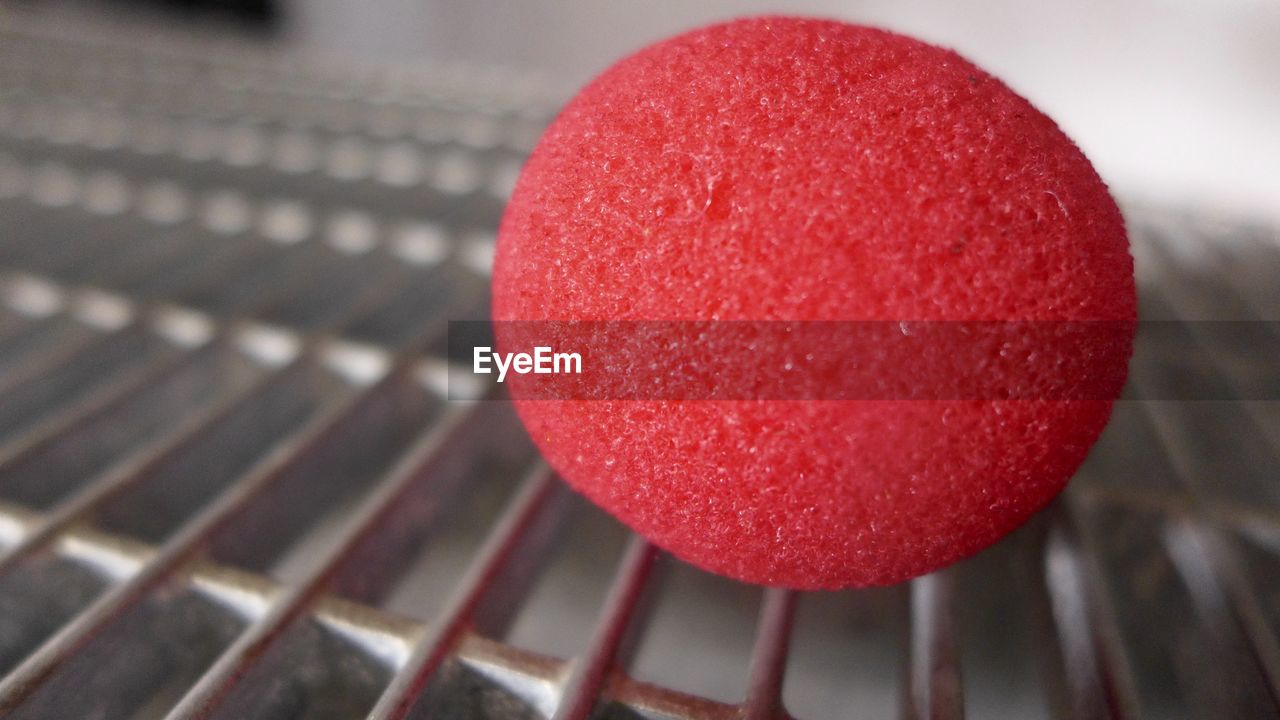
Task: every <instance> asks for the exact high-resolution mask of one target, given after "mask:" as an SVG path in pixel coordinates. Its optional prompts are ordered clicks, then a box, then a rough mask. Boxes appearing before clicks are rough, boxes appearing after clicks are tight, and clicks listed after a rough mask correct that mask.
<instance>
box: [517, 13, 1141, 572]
mask: <svg viewBox="0 0 1280 720" xmlns="http://www.w3.org/2000/svg"><path fill="white" fill-rule="evenodd" d="M493 316H494V318H495V319H496V320H499V321H503V320H595V321H612V320H797V321H806V320H823V321H830V320H904V319H906V320H913V321H915V320H923V321H953V320H955V321H974V320H998V321H1004V320H1030V321H1050V322H1052V321H1089V320H1108V321H1112V320H1116V321H1126V322H1127V321H1132V320H1133V319H1134V318H1135V317H1136V300H1135V291H1134V280H1133V262H1132V258H1131V256H1130V254H1129V248H1128V241H1127V238H1126V235H1125V229H1124V224H1123V220H1122V218H1121V215H1120V213H1119V211H1118V209H1117V207H1116V204H1115V202H1114V201H1113V200H1112V198H1111V196H1110V195H1109V194H1108V192H1107V189H1106V187H1105V185H1104V184H1103V183H1102V181H1101V180H1100V179H1099V177H1098V175H1097V174H1096V173H1095V172H1094V170H1093V168H1092V166H1091V165H1090V164H1089V161H1088V160H1087V159H1086V158H1085V157H1084V155H1083V154H1082V153H1081V152H1080V151H1079V149H1077V148H1076V146H1075V145H1074V144H1073V143H1072V142H1071V141H1070V140H1069V139H1068V138H1067V137H1066V136H1065V135H1064V134H1063V133H1062V132H1061V131H1060V130H1059V129H1058V128H1057V126H1056V125H1055V124H1054V123H1053V121H1051V120H1050V119H1049V118H1048V117H1046V116H1045V115H1043V114H1042V113H1040V112H1039V111H1037V110H1036V109H1035V108H1034V107H1032V106H1031V105H1030V104H1029V103H1028V102H1027V101H1026V100H1024V99H1023V98H1021V97H1019V96H1018V95H1017V94H1015V93H1014V92H1013V91H1011V90H1010V89H1009V88H1008V87H1007V86H1005V85H1004V84H1003V83H1001V82H1000V81H999V80H997V79H995V78H993V77H992V76H990V75H988V74H987V73H985V72H983V71H982V70H980V69H979V68H977V67H975V66H974V65H973V64H971V63H969V62H968V61H966V60H965V59H963V58H961V57H960V56H959V55H957V54H955V53H953V52H951V51H949V50H944V49H941V48H937V47H933V46H931V45H927V44H925V43H922V42H919V41H916V40H913V39H911V38H907V37H904V36H901V35H896V34H893V33H889V32H885V31H882V30H877V29H873V28H868V27H860V26H856V25H848V24H844V23H840V22H833V21H825V20H814V19H795V18H779V17H765V18H753V19H745V20H738V21H734V22H729V23H725V24H720V25H714V26H710V27H706V28H702V29H699V30H695V31H692V32H689V33H686V34H683V35H680V36H677V37H674V38H671V39H668V40H665V41H662V42H659V43H657V44H655V45H652V46H649V47H647V48H645V49H643V50H641V51H640V52H638V53H636V54H634V55H632V56H630V57H627V58H625V59H623V60H622V61H620V62H619V63H617V64H616V65H614V66H613V67H611V68H610V69H608V70H607V71H606V72H604V73H603V74H602V75H600V76H599V77H598V78H596V79H595V80H594V81H592V82H591V83H590V84H589V85H588V86H587V87H586V88H585V89H583V90H582V92H581V93H580V94H579V95H578V96H577V97H575V98H574V99H573V100H572V101H571V102H570V103H569V104H568V106H567V107H566V108H565V109H564V111H563V112H562V113H561V115H560V116H559V117H558V118H557V119H556V120H555V121H554V123H553V124H552V125H551V126H550V128H549V129H548V130H547V131H546V133H545V135H544V136H543V138H542V140H541V141H540V143H539V145H538V147H537V149H536V150H535V151H534V152H533V154H532V156H531V157H530V159H529V161H528V164H527V165H526V167H525V169H524V171H523V173H522V175H521V177H520V180H519V182H518V183H517V185H516V189H515V192H514V195H513V197H512V200H511V203H510V205H509V207H508V210H507V213H506V216H505V217H504V219H503V223H502V227H501V231H500V235H499V243H498V250H497V258H496V263H495V270H494V283H493ZM1131 341H1132V335H1131V334H1128V335H1126V336H1125V337H1124V338H1122V339H1121V340H1120V341H1118V342H1120V343H1121V344H1122V345H1123V347H1121V348H1120V352H1113V353H1109V354H1108V353H1101V354H1099V356H1098V357H1099V360H1098V361H1097V363H1096V366H1095V367H1094V368H1093V370H1094V371H1095V372H1096V373H1097V374H1098V375H1099V376H1100V377H1104V378H1110V379H1113V380H1115V382H1114V383H1113V386H1114V387H1116V388H1118V387H1119V384H1120V383H1122V382H1123V379H1124V376H1125V373H1126V371H1127V358H1128V353H1129V347H1128V345H1127V344H1125V343H1130V342H1131ZM1056 352H1058V353H1059V354H1060V353H1061V352H1062V349H1061V348H1059V349H1058V350H1057V351H1056ZM739 359H740V361H741V362H742V363H743V364H745V365H749V364H750V363H751V362H752V356H751V354H750V353H745V352H744V353H743V354H742V356H741V358H739ZM1059 359H1061V358H1060V357H1059ZM1032 362H1033V363H1038V364H1037V365H1036V367H1035V368H1034V369H1035V371H1036V372H1042V373H1043V374H1044V375H1045V376H1046V377H1051V376H1052V375H1053V373H1054V369H1055V367H1057V364H1055V357H1054V352H1047V353H1045V354H1044V356H1042V357H1038V358H1035V356H1033V360H1032ZM756 369H757V370H758V368H756ZM730 380H732V378H730ZM1111 404H1112V403H1111V398H1110V397H1101V398H1085V399H1061V398H1026V397H1022V398H1019V399H1014V400H993V399H985V398H977V399H972V398H968V399H936V400H928V399H926V400H920V399H910V400H907V399H869V400H856V399H855V400H839V401H823V400H818V401H814V400H795V401H792V400H785V399H781V400H780V399H770V400H751V399H741V400H724V401H720V400H680V399H662V400H655V399H639V400H637V399H616V400H590V401H586V400H573V401H571V400H542V399H535V398H531V397H524V398H520V397H519V396H517V400H516V406H517V411H518V412H519V414H520V416H521V418H522V419H523V421H524V423H525V425H526V427H527V428H528V429H529V431H530V433H531V435H532V437H533V439H534V440H535V442H536V443H537V444H538V445H539V447H540V448H541V450H542V452H543V454H544V455H545V457H546V458H547V460H548V461H549V462H550V463H551V465H552V466H553V467H554V468H555V469H556V470H557V471H559V473H560V474H561V475H562V476H563V477H564V478H565V480H567V481H568V482H569V483H570V484H571V485H572V486H573V487H574V488H576V489H577V490H579V491H581V492H582V493H584V494H585V495H586V496H588V497H589V498H590V499H592V500H593V501H595V502H596V503H597V504H599V505H600V506H602V507H604V508H605V509H606V510H608V511H609V512H611V513H613V514H614V515H616V516H617V517H618V518H620V519H621V520H622V521H623V522H625V523H626V524H628V525H629V526H631V527H632V528H634V529H635V530H636V531H638V532H640V533H641V534H643V535H645V536H646V537H648V538H649V539H651V540H652V541H653V542H655V543H656V544H658V545H659V546H661V547H663V548H665V549H667V550H669V551H670V552H672V553H673V554H675V555H676V556H678V557H680V558H682V559H684V560H686V561H688V562H691V563H693V564H695V565H698V566H700V567H703V568H705V569H708V570H711V571H713V572H717V573H721V574H724V575H728V576H731V577H734V578H739V579H742V580H746V581H749V582H756V583H764V584H771V585H784V586H789V587H795V588H837V587H850V586H866V585H878V584H889V583H895V582H898V581H901V580H904V579H907V578H911V577H914V576H917V575H920V574H923V573H926V572H929V571H932V570H935V569H938V568H940V567H943V566H945V565H947V564H949V563H952V562H954V561H956V560H958V559H961V558H964V557H966V556H969V555H971V554H973V553H975V552H977V551H978V550H980V549H982V548H984V547H986V546H988V545H989V544H991V543H993V542H994V541H996V540H997V539H999V538H1000V537H1001V536H1003V535H1005V534H1006V533H1008V532H1009V531H1011V530H1013V529H1014V528H1016V527H1018V526H1019V525H1020V524H1022V523H1023V522H1024V521H1025V520H1027V518H1028V517H1029V516H1030V515H1031V514H1033V513H1034V512H1036V511H1037V510H1039V509H1040V508H1042V507H1043V506H1044V505H1045V504H1046V503H1048V502H1049V501H1050V500H1051V499H1052V498H1053V497H1054V496H1055V495H1056V494H1057V493H1058V492H1059V491H1060V490H1061V489H1062V488H1063V487H1064V485H1065V484H1066V482H1067V480H1068V479H1069V478H1070V476H1071V475H1072V474H1073V473H1074V472H1075V470H1076V468H1077V467H1078V466H1079V464H1080V463H1081V462H1082V460H1083V458H1084V457H1085V454H1086V453H1087V451H1088V449H1089V447H1090V446H1091V445H1092V443H1093V442H1094V441H1095V440H1096V438H1097V436H1098V434H1099V433H1100V432H1101V430H1102V428H1103V426H1104V425H1105V424H1106V422H1107V419H1108V417H1109V415H1110V412H1111Z"/></svg>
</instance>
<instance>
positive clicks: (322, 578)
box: [166, 405, 480, 720]
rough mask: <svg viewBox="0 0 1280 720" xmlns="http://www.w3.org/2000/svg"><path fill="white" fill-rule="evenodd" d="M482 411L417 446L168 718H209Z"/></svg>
mask: <svg viewBox="0 0 1280 720" xmlns="http://www.w3.org/2000/svg"><path fill="white" fill-rule="evenodd" d="M478 408H479V406H477V405H472V406H463V407H461V408H457V409H455V411H454V412H452V413H451V414H450V415H449V416H447V417H445V418H444V419H442V420H441V421H440V422H438V423H437V424H436V425H435V426H433V427H432V428H431V430H430V431H429V432H427V433H426V435H425V436H424V437H423V438H422V440H420V441H419V442H418V443H417V446H416V447H415V448H414V449H413V450H411V451H410V453H409V455H408V456H407V457H406V458H405V459H404V460H402V461H401V462H400V463H399V464H398V465H397V466H396V468H395V469H394V470H392V471H391V472H390V473H388V475H387V476H386V478H385V479H384V480H383V481H382V482H381V483H380V484H379V485H378V487H377V488H375V489H374V491H373V492H372V494H371V496H370V497H369V498H367V499H366V500H365V501H364V502H363V503H362V504H361V506H360V508H359V509H358V510H357V511H356V513H355V519H354V520H353V521H352V522H351V523H350V524H349V525H348V526H347V529H346V530H345V532H344V533H343V536H342V538H341V540H339V541H338V543H337V544H336V546H335V547H334V549H333V551H332V552H330V553H328V554H327V555H326V556H325V557H323V558H320V559H319V560H318V561H317V563H316V564H315V566H314V567H313V568H312V569H311V571H310V572H308V573H307V577H306V579H305V580H303V581H302V582H301V583H299V584H297V585H295V586H293V587H292V588H291V589H290V590H288V591H287V593H286V594H285V595H284V596H283V597H281V598H280V599H279V600H278V601H276V602H275V603H273V604H272V606H271V609H270V610H269V611H268V612H267V614H266V615H264V616H263V617H262V618H260V619H258V620H257V621H256V622H255V623H254V624H253V625H252V626H251V627H250V628H249V629H247V630H246V631H245V632H244V633H243V634H242V635H241V636H240V638H239V639H238V640H237V641H236V642H235V644H234V645H232V646H231V647H230V648H228V649H227V650H226V651H225V652H224V653H223V654H222V656H221V657H219V658H218V661H217V662H216V663H215V664H214V665H213V667H211V668H210V669H209V670H208V671H207V672H205V674H204V675H203V676H202V677H201V678H200V680H199V682H197V683H196V685H195V686H193V687H192V688H191V689H190V690H189V691H187V693H186V694H185V695H184V696H183V698H182V700H181V701H179V702H178V704H177V705H176V706H174V708H173V709H172V710H170V712H169V713H168V715H167V716H166V717H167V718H168V719H169V720H180V719H185V718H198V717H204V716H206V715H207V714H208V713H209V712H210V711H211V710H212V709H213V708H214V706H216V705H217V703H218V701H219V700H220V699H221V698H222V697H223V696H224V695H225V694H226V693H227V692H228V691H229V690H230V689H231V687H232V685H233V684H234V683H235V681H236V679H237V678H239V677H240V676H242V675H244V674H245V673H246V672H248V669H249V667H250V666H251V665H252V664H253V663H254V661H255V660H256V659H257V658H258V657H260V656H261V654H262V653H263V652H264V651H265V650H266V648H267V646H268V645H270V644H271V643H272V642H273V641H274V640H275V639H276V638H277V637H279V636H280V635H281V634H282V633H283V632H284V631H285V630H286V629H287V628H288V626H289V625H290V624H291V623H292V622H293V621H294V620H295V619H296V618H298V617H299V616H300V615H302V614H303V613H304V612H306V610H307V609H308V608H309V607H310V606H311V604H312V603H313V602H314V601H315V600H316V598H318V597H319V596H320V594H321V593H322V592H324V591H325V589H326V588H327V587H328V586H329V584H330V582H331V581H332V580H333V578H334V577H335V576H336V575H337V574H338V573H339V572H341V571H342V569H343V568H344V566H345V564H346V562H347V561H348V560H349V559H351V557H352V556H353V554H354V553H355V552H356V550H357V549H358V548H359V547H360V545H361V543H362V542H363V541H365V540H366V539H368V538H369V537H370V536H371V535H373V534H375V533H376V532H377V531H378V529H379V527H380V526H381V525H382V523H383V522H384V521H385V520H386V519H387V517H388V516H389V515H390V514H391V513H392V512H393V511H394V510H395V509H396V507H397V505H398V503H399V501H400V500H401V498H403V497H404V496H405V494H406V493H407V492H408V491H409V489H410V488H411V487H412V486H413V485H414V483H416V482H419V481H420V480H421V479H422V478H424V474H426V476H427V479H428V480H429V479H430V474H429V472H428V471H429V469H430V467H431V466H432V465H435V464H437V463H440V462H441V461H442V459H441V458H442V456H443V455H445V454H447V453H450V452H458V451H459V448H458V447H457V443H455V442H454V440H455V439H456V438H457V436H458V434H459V432H460V431H461V428H462V426H463V425H464V424H466V423H468V422H474V421H475V420H476V418H478V417H480V413H479V412H478Z"/></svg>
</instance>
